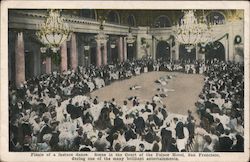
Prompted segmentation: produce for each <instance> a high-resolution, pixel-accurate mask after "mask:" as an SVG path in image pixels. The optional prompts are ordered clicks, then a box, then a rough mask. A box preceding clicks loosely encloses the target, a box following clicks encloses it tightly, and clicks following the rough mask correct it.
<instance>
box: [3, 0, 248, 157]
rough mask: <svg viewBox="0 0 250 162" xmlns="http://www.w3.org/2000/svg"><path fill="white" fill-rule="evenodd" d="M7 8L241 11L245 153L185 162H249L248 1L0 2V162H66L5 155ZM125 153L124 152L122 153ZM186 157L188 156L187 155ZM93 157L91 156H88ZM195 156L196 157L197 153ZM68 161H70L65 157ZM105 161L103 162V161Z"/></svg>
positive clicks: (6, 120)
mask: <svg viewBox="0 0 250 162" xmlns="http://www.w3.org/2000/svg"><path fill="white" fill-rule="evenodd" d="M8 8H30V9H31V8H36V9H41V8H43V9H44V8H64V9H81V8H94V9H155V10H158V9H195V8H196V9H244V45H245V47H244V54H245V55H244V64H245V74H244V77H245V135H244V136H245V152H244V153H219V155H220V157H219V158H212V157H210V158H204V157H203V158H190V157H188V158H184V159H182V160H184V161H227V162H229V161H248V160H249V2H247V1H202V2H201V1H167V2H166V1H2V2H1V48H0V49H1V53H0V54H1V56H0V61H1V64H0V65H1V77H0V78H1V80H0V83H1V85H0V90H1V101H0V103H1V112H0V115H1V127H0V128H1V130H0V131H1V141H0V143H1V155H0V161H26V162H28V161H52V160H53V161H60V162H62V161H65V160H66V158H64V157H59V158H53V157H52V158H46V157H43V158H30V153H13V152H11V153H10V152H8V124H7V123H9V121H8V61H7V60H8V39H7V38H8V37H7V34H8V17H7V13H8V12H7V11H8ZM123 154H124V153H123ZM186 154H188V153H186ZM89 155H93V156H94V153H93V152H92V153H89ZM197 155H198V154H197ZM67 159H70V158H67ZM103 161H104V160H103Z"/></svg>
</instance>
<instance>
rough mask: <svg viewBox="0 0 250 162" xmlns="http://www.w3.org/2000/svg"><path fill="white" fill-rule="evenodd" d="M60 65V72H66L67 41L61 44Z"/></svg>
mask: <svg viewBox="0 0 250 162" xmlns="http://www.w3.org/2000/svg"><path fill="white" fill-rule="evenodd" d="M60 52H61V64H60V71H61V72H63V71H67V70H68V58H67V41H65V42H63V44H62V46H61V49H60Z"/></svg>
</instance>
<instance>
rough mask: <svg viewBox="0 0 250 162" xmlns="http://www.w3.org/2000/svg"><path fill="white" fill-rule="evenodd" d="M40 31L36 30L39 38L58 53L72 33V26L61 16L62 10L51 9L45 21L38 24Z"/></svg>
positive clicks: (46, 46)
mask: <svg viewBox="0 0 250 162" xmlns="http://www.w3.org/2000/svg"><path fill="white" fill-rule="evenodd" d="M38 28H39V31H38V32H36V35H37V37H38V39H39V40H40V41H41V43H42V44H43V45H44V46H45V48H50V49H51V50H52V51H53V52H54V53H56V52H57V51H58V50H59V49H60V46H61V45H62V43H63V42H64V41H66V40H67V39H68V37H69V35H70V28H69V26H68V24H67V23H64V21H63V18H62V17H61V16H60V10H57V9H51V10H49V14H48V16H47V17H46V19H45V22H44V23H42V24H39V25H38ZM43 51H44V49H43Z"/></svg>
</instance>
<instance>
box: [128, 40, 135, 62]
mask: <svg viewBox="0 0 250 162" xmlns="http://www.w3.org/2000/svg"><path fill="white" fill-rule="evenodd" d="M135 58H136V43H133V44H127V59H128V60H133V59H135Z"/></svg>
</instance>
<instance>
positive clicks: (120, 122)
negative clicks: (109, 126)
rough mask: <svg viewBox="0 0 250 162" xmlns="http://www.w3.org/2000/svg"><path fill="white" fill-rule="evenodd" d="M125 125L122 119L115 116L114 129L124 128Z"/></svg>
mask: <svg viewBox="0 0 250 162" xmlns="http://www.w3.org/2000/svg"><path fill="white" fill-rule="evenodd" d="M124 127H125V125H124V123H123V120H122V119H121V118H119V117H116V118H115V120H114V129H115V130H121V129H124Z"/></svg>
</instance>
